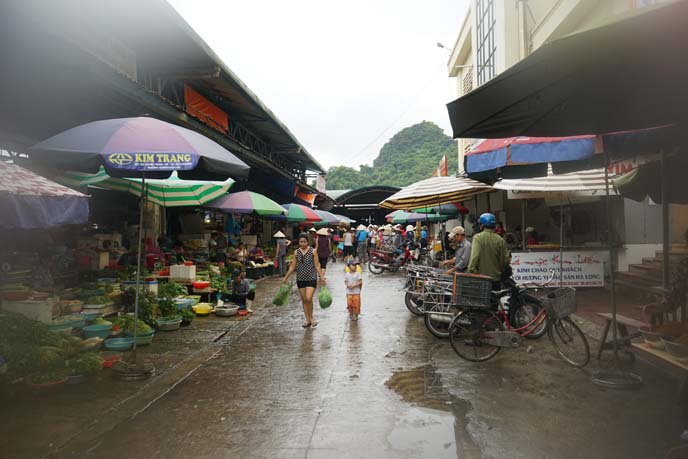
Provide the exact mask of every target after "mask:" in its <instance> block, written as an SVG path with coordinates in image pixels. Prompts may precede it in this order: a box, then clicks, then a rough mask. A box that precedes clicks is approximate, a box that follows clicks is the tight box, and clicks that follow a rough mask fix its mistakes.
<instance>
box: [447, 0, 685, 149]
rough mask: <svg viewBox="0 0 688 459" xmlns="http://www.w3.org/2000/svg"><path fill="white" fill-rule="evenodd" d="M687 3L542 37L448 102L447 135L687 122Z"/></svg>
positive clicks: (588, 130) (557, 132) (590, 130)
mask: <svg viewBox="0 0 688 459" xmlns="http://www.w3.org/2000/svg"><path fill="white" fill-rule="evenodd" d="M687 17H688V2H686V1H679V2H667V3H665V4H663V5H661V6H657V7H648V8H641V9H636V10H634V11H633V13H632V14H628V15H624V16H622V17H621V18H620V19H619V18H617V19H616V20H615V21H614V22H612V23H608V24H603V25H601V26H599V27H596V28H592V29H589V30H585V31H581V32H577V33H574V34H572V35H569V36H566V37H564V38H561V39H559V40H555V41H552V42H551V43H549V44H545V45H544V46H542V47H540V48H539V49H537V50H536V51H534V52H533V53H532V54H531V55H530V56H528V57H527V58H526V59H524V60H522V61H521V62H519V63H517V64H516V65H514V66H513V67H511V68H509V69H508V70H506V71H505V72H503V73H501V74H500V75H498V76H497V77H495V78H493V79H492V80H490V81H489V82H487V83H485V84H483V85H482V86H480V87H478V88H477V89H475V90H473V91H471V92H469V93H468V94H466V95H464V96H463V97H461V98H459V99H457V100H455V101H453V102H451V103H449V104H448V106H447V108H448V111H449V118H450V121H451V124H452V128H453V134H454V138H473V139H475V138H478V139H480V138H503V137H512V136H519V135H529V136H540V137H544V136H567V135H568V136H570V135H579V134H601V133H606V132H615V131H624V130H633V129H639V128H645V127H650V126H661V125H667V124H674V123H682V122H685V121H686V118H687V117H688V112H686V110H685V107H686V106H688V92H686V91H683V90H682V88H683V87H684V86H685V82H686V81H687V80H688V59H686V58H685V56H686V52H687V51H688V45H687V44H688V27H686V18H687Z"/></svg>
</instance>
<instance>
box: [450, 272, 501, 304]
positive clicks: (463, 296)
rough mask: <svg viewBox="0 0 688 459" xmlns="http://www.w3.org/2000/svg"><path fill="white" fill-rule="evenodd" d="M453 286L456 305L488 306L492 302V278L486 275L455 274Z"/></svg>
mask: <svg viewBox="0 0 688 459" xmlns="http://www.w3.org/2000/svg"><path fill="white" fill-rule="evenodd" d="M453 287H454V288H453V294H454V304H456V305H457V306H460V307H470V308H489V307H490V305H491V303H492V300H491V298H492V279H491V278H489V277H487V276H479V275H476V274H456V275H454V286H453Z"/></svg>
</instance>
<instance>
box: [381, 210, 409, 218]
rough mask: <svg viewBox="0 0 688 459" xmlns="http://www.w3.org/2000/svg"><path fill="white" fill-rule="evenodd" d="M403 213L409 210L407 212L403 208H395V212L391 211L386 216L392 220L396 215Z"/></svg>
mask: <svg viewBox="0 0 688 459" xmlns="http://www.w3.org/2000/svg"><path fill="white" fill-rule="evenodd" d="M402 213H408V212H406V211H404V210H401V209H397V210H395V211H394V212H390V213H388V214H387V215H385V218H386V219H387V220H391V219H393V218H394V217H396V216H397V215H399V214H402Z"/></svg>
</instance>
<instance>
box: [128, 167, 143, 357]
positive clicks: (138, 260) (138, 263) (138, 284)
mask: <svg viewBox="0 0 688 459" xmlns="http://www.w3.org/2000/svg"><path fill="white" fill-rule="evenodd" d="M145 206H146V173H145V172H144V173H143V174H142V175H141V201H140V202H139V237H138V252H137V256H136V294H135V296H134V348H133V351H132V353H131V360H132V362H133V363H134V364H135V363H136V341H137V336H138V325H139V296H140V293H139V290H140V288H141V258H142V257H141V250H142V245H143V244H142V241H141V240H142V239H143V237H142V236H143V212H144V207H145Z"/></svg>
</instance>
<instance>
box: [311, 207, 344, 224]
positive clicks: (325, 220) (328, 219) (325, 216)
mask: <svg viewBox="0 0 688 459" xmlns="http://www.w3.org/2000/svg"><path fill="white" fill-rule="evenodd" d="M315 213H316V214H318V216H319V217H320V218H321V219H322V220H321V221H320V222H317V223H315V226H329V225H339V224H340V223H341V222H342V220H341V219H340V218H339V217H337V216H336V215H334V214H331V213H330V212H328V211H326V210H315Z"/></svg>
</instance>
